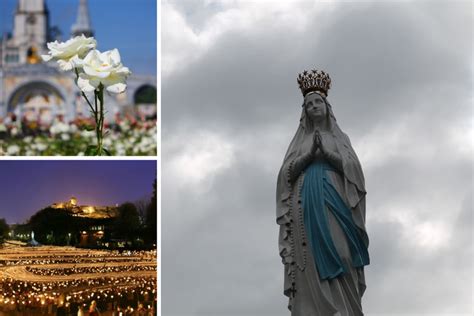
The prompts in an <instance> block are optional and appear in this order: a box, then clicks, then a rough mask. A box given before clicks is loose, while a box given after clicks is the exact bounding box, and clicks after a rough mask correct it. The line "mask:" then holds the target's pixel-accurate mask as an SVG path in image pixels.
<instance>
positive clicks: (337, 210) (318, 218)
mask: <svg viewBox="0 0 474 316" xmlns="http://www.w3.org/2000/svg"><path fill="white" fill-rule="evenodd" d="M326 170H332V171H334V170H335V169H334V168H333V167H332V166H331V165H329V164H328V163H325V162H315V163H313V164H311V165H310V166H309V167H308V168H307V169H306V171H305V176H304V182H303V187H302V189H301V198H302V203H303V212H304V226H305V230H306V236H307V238H308V241H309V246H310V249H311V252H312V254H313V257H314V261H315V264H316V267H317V270H318V271H319V276H320V278H321V279H323V280H325V279H333V278H336V277H338V276H339V275H341V274H343V273H346V272H347V271H348V270H347V269H348V268H347V267H345V266H344V264H343V262H342V260H341V258H340V257H339V254H338V253H337V250H336V247H335V246H334V243H333V240H332V237H331V233H330V229H329V222H328V217H327V213H326V211H325V209H327V210H329V211H330V212H331V213H332V214H333V215H334V217H335V218H336V220H337V222H338V223H339V225H340V226H341V228H342V230H343V231H344V233H345V235H346V239H347V242H348V245H349V249H350V252H351V259H352V266H353V267H363V266H365V265H368V264H369V253H368V251H367V247H366V246H365V244H364V242H363V240H362V238H361V234H360V232H359V230H360V229H359V228H358V227H357V226H356V225H355V223H354V220H353V219H352V212H351V209H350V208H349V207H347V205H346V204H345V202H344V200H343V199H342V198H341V196H340V195H339V193H338V192H337V191H336V189H335V188H334V186H333V185H332V184H331V179H330V177H329V176H328V175H327V173H326Z"/></svg>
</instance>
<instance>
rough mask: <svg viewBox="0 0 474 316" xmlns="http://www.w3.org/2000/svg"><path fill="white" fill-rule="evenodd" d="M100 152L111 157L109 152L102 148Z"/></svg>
mask: <svg viewBox="0 0 474 316" xmlns="http://www.w3.org/2000/svg"><path fill="white" fill-rule="evenodd" d="M102 151H103V152H104V153H105V154H106V155H107V156H112V155H111V154H110V151H108V150H107V149H105V148H102Z"/></svg>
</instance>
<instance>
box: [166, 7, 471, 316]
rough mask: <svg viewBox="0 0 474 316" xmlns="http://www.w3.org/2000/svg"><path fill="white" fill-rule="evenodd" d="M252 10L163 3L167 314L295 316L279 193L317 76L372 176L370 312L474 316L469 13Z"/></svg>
mask: <svg viewBox="0 0 474 316" xmlns="http://www.w3.org/2000/svg"><path fill="white" fill-rule="evenodd" d="M321 6H323V8H321ZM259 10H261V8H260V7H258V6H257V7H253V5H252V4H249V2H239V1H233V2H232V1H206V2H205V4H204V5H197V4H196V3H194V2H192V4H191V2H186V1H178V2H171V3H166V4H165V5H164V10H163V15H166V14H170V15H171V14H173V15H178V16H181V18H182V19H183V21H185V22H186V23H184V24H183V23H182V24H179V23H178V22H176V23H175V21H176V19H175V20H172V21H171V22H165V23H164V24H163V33H164V36H163V39H164V42H163V55H164V60H163V65H164V67H165V66H166V67H168V68H167V69H170V70H169V71H168V73H166V75H164V77H163V81H162V87H163V90H162V113H163V120H162V122H163V156H162V162H163V196H162V220H163V231H162V236H163V238H162V247H163V248H162V256H163V266H162V272H163V279H162V286H163V294H162V302H163V303H162V306H163V314H164V315H176V316H177V315H246V316H247V315H288V314H289V313H288V312H287V310H286V299H285V297H284V296H283V294H282V286H283V283H282V282H283V266H282V265H281V263H280V259H279V257H278V249H277V234H278V227H277V225H276V224H275V217H274V216H275V214H274V208H275V206H274V205H275V203H274V200H275V197H274V192H275V185H276V175H277V173H278V169H279V167H280V163H281V160H282V159H283V155H284V152H285V150H286V147H287V146H288V143H289V142H290V140H291V137H292V136H293V133H294V132H295V130H296V127H297V123H298V119H299V115H300V113H299V112H300V104H301V102H302V98H301V95H300V94H299V91H298V89H297V85H296V74H297V73H298V72H300V71H302V70H303V69H305V68H310V67H313V66H314V67H318V68H322V69H326V70H327V71H328V72H329V73H330V74H331V77H332V78H333V89H332V90H331V91H330V95H329V100H330V102H331V103H332V105H333V107H334V111H335V114H336V116H337V118H338V121H339V123H340V125H341V127H342V128H343V129H344V130H345V131H346V132H347V133H348V134H349V136H350V137H351V140H352V143H353V145H354V147H355V149H356V151H357V153H358V154H359V157H360V158H361V161H362V164H363V167H364V171H365V175H366V181H367V188H368V191H369V194H368V200H367V202H368V207H367V215H368V220H367V225H368V230H369V237H370V239H371V245H370V248H369V251H370V254H371V258H372V263H371V265H370V266H369V267H368V268H367V272H366V278H367V283H368V289H367V292H366V295H365V296H364V298H363V303H364V309H365V312H366V313H367V315H389V314H394V315H408V314H410V315H414V314H416V315H418V314H423V315H434V314H439V315H451V314H453V313H459V314H461V313H465V314H469V313H472V302H471V297H472V288H471V284H470V282H469V280H471V279H472V233H471V228H472V189H473V187H472V153H473V146H472V136H474V132H473V127H472V119H473V113H472V108H471V106H472V105H471V104H472V60H471V56H472V48H471V45H472V31H471V30H472V4H471V3H470V2H451V3H449V4H448V3H447V2H446V3H445V2H437V3H436V4H433V3H429V2H422V3H418V2H398V3H397V2H387V3H375V2H373V3H371V2H364V3H363V4H355V3H347V2H346V3H341V4H338V5H329V4H328V3H325V4H319V3H317V4H313V3H310V2H295V4H294V6H292V7H291V9H288V10H287V11H289V12H287V11H281V12H279V11H278V10H277V11H275V12H274V11H271V12H267V14H266V15H265V14H263V13H262V16H264V17H263V18H260V19H252V16H254V15H255V16H259V14H261V13H260V11H259ZM249 12H251V14H250V13H249ZM285 12H286V13H287V15H288V16H287V15H285ZM230 17H233V18H234V19H233V20H230V21H229V20H228V19H229V18H230ZM164 20H166V18H164ZM174 23H175V24H174ZM177 25H180V26H181V27H183V28H187V29H180V28H177V27H176V26H177ZM292 25H294V27H292ZM218 27H220V29H218ZM219 32H220V33H219ZM216 34H217V35H216ZM166 39H169V40H166ZM176 43H178V44H176ZM203 43H204V44H203ZM186 49H189V51H190V53H188V52H187V51H186ZM175 51H178V52H182V53H183V56H185V57H186V56H188V58H183V60H181V61H180V63H179V64H172V63H171V58H172V56H171V57H168V59H167V58H165V57H167V56H170V54H169V52H175ZM176 65H178V66H176ZM210 144H211V145H210ZM463 315H464V314H463Z"/></svg>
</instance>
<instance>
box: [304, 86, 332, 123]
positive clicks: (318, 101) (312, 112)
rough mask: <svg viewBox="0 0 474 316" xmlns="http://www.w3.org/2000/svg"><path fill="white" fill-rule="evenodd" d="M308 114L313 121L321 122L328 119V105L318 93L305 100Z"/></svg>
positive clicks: (306, 97) (308, 96)
mask: <svg viewBox="0 0 474 316" xmlns="http://www.w3.org/2000/svg"><path fill="white" fill-rule="evenodd" d="M304 106H305V108H306V113H307V114H308V116H309V118H310V119H311V120H312V121H316V122H318V121H321V120H324V119H325V118H326V111H327V109H326V103H325V102H324V100H323V98H322V97H321V96H320V95H319V94H318V93H311V94H309V95H307V96H305V98H304Z"/></svg>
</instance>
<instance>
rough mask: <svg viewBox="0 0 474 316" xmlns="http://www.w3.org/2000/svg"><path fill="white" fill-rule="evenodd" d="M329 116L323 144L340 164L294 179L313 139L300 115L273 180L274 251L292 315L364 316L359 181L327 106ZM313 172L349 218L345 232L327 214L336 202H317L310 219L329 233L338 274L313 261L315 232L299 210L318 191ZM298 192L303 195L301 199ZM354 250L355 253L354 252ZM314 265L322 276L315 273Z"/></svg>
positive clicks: (362, 207) (365, 242) (362, 193)
mask: <svg viewBox="0 0 474 316" xmlns="http://www.w3.org/2000/svg"><path fill="white" fill-rule="evenodd" d="M328 111H329V115H328V117H329V121H328V126H329V132H328V133H326V134H324V137H323V139H325V141H324V142H323V144H324V143H329V144H332V147H333V149H334V150H333V154H334V155H337V157H338V159H339V160H340V162H341V164H340V165H339V166H338V168H339V170H338V169H337V168H335V167H334V166H329V164H328V162H326V161H323V160H320V161H317V162H313V163H311V164H309V165H308V167H307V168H306V169H305V170H303V172H301V173H300V174H299V175H297V177H293V175H292V172H293V170H292V168H293V164H294V163H295V161H296V160H297V159H298V158H299V157H301V155H302V154H304V153H307V152H308V151H309V149H310V147H311V144H312V139H313V130H312V128H311V122H310V121H309V119H308V118H307V117H306V116H305V111H304V110H303V113H302V116H301V120H300V126H299V128H298V130H297V132H296V135H295V137H294V138H293V140H292V142H291V144H290V146H289V148H288V151H287V153H286V155H285V159H284V162H283V165H282V167H281V170H280V173H279V175H278V184H277V223H278V224H279V225H280V234H279V251H280V256H281V257H282V261H283V264H284V273H285V274H284V294H285V295H287V296H288V297H289V304H288V308H289V309H290V310H291V313H292V315H293V316H319V315H322V316H331V315H335V316H355V315H363V312H362V306H361V298H362V295H363V293H364V291H365V287H366V286H365V278H364V268H363V266H364V265H366V264H368V253H367V247H368V237H367V233H366V229H365V194H366V191H365V184H364V176H363V173H362V169H361V166H360V163H359V161H358V158H357V155H356V154H355V152H354V150H353V149H352V146H351V144H350V141H349V138H348V137H347V136H346V135H345V134H344V133H343V132H342V131H341V130H340V129H339V127H338V125H337V123H336V120H335V117H334V115H333V112H332V109H331V106H330V105H329V103H328ZM314 168H319V169H320V170H319V171H320V172H323V173H322V174H321V173H320V174H319V176H324V178H325V179H324V181H327V183H329V184H330V185H331V187H332V189H331V190H332V193H331V194H332V195H334V196H336V195H337V196H338V198H339V202H343V203H344V205H345V207H346V208H345V210H346V211H347V213H349V215H350V216H352V218H350V216H346V222H347V223H348V226H350V227H349V228H348V227H344V225H342V226H341V219H340V218H339V219H338V218H337V217H335V213H334V212H332V211H331V210H330V209H329V205H330V204H331V203H334V199H337V198H334V199H333V201H332V202H327V200H325V203H322V205H324V206H323V209H322V210H319V212H321V211H322V212H324V214H319V215H320V217H319V218H316V219H315V218H313V219H312V222H313V224H314V223H316V222H317V221H318V220H319V221H321V218H324V219H325V223H324V224H325V226H324V225H323V227H322V228H321V229H322V231H325V230H326V233H328V234H327V236H326V237H327V240H328V242H329V244H331V243H332V245H333V247H332V249H333V250H335V251H336V252H337V254H335V256H332V257H333V258H332V259H334V258H336V259H337V260H339V263H340V265H341V266H342V267H343V271H338V270H337V269H335V267H336V266H337V262H336V263H333V264H329V265H328V266H326V268H327V269H323V268H324V267H323V266H322V263H321V262H328V260H329V262H330V260H331V258H321V257H318V258H317V259H318V260H315V258H314V254H315V251H316V250H315V248H317V244H315V242H314V240H316V239H315V234H314V231H313V232H310V231H308V230H311V229H310V227H309V226H308V225H310V223H311V218H310V214H308V210H307V211H306V213H305V210H304V207H303V204H306V209H308V205H309V204H311V203H309V202H308V196H309V195H311V194H315V190H317V187H318V185H317V184H315V183H312V182H314V181H316V180H315V179H316V178H314V177H315V176H316V175H317V173H315V172H316V171H314V170H312V173H311V175H309V173H308V171H309V170H310V169H314ZM307 173H308V177H309V176H311V177H312V178H311V180H309V179H307V180H308V181H311V184H308V182H307V183H305V176H306V174H307ZM319 180H321V179H319ZM319 180H318V181H319ZM303 189H304V190H306V191H305V192H306V193H303V194H302V191H304V190H303ZM321 189H322V188H321ZM311 192H312V193H311ZM311 198H312V197H309V199H311ZM316 198H317V197H316ZM316 200H317V199H316ZM305 201H306V202H305ZM315 203H316V202H315ZM316 204H317V203H316ZM312 206H313V207H314V205H312ZM336 216H337V213H336ZM305 225H306V227H305ZM308 233H309V234H308ZM351 234H352V236H353V237H354V236H355V235H354V234H357V236H355V238H351V237H350V236H351ZM308 235H309V236H308ZM316 235H317V234H316ZM308 237H309V238H308ZM311 239H313V241H311ZM352 239H353V240H352ZM323 246H324V244H323ZM356 248H358V249H359V251H354V249H356ZM360 248H362V249H360ZM364 248H365V249H364ZM364 250H365V253H364ZM322 253H324V252H321V251H320V252H319V255H320V256H321V254H322ZM326 253H327V252H326ZM316 254H317V253H316ZM357 254H359V255H361V257H362V258H360V260H359V261H357V258H355V257H357ZM365 255H366V257H365ZM337 260H336V261H337ZM318 263H319V266H320V267H321V269H320V270H321V271H318ZM328 267H329V268H328ZM331 267H332V268H333V269H331Z"/></svg>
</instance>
